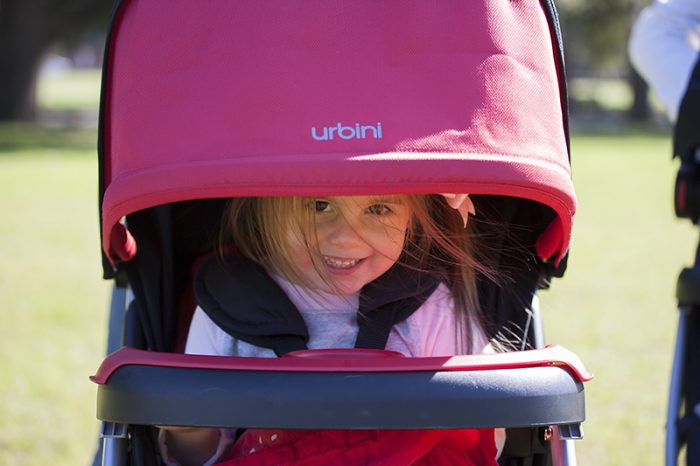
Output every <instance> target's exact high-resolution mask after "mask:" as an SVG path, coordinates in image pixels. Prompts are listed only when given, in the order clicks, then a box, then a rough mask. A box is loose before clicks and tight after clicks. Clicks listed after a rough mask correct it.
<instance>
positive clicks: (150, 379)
mask: <svg viewBox="0 0 700 466" xmlns="http://www.w3.org/2000/svg"><path fill="white" fill-rule="evenodd" d="M353 353H355V354H354V356H352V357H348V355H352V354H353ZM376 353H377V354H378V355H379V356H377V354H368V353H367V352H362V351H361V350H360V351H359V352H357V351H356V350H355V351H354V352H353V350H351V351H350V352H348V351H345V350H344V351H341V352H337V351H334V350H320V351H311V352H303V354H297V355H296V356H297V357H294V356H292V357H284V358H278V359H259V358H238V357H221V356H193V355H181V354H165V353H154V352H145V351H139V350H135V349H132V348H122V349H120V350H119V351H117V352H115V353H113V354H112V355H110V356H109V357H108V358H107V359H106V360H105V362H104V363H103V365H102V367H101V368H100V370H99V371H98V374H97V375H96V376H94V377H93V378H92V379H93V381H95V382H96V383H98V384H99V386H98V396H97V417H98V418H99V419H101V420H103V421H108V422H114V423H122V424H154V425H193V426H211V427H231V426H238V427H251V428H253V427H255V428H299V429H375V428H376V429H428V428H429V429H432V428H467V427H473V428H481V427H523V426H532V425H565V424H578V423H581V422H582V421H583V420H584V419H585V406H584V392H583V381H586V380H588V379H590V374H588V372H586V371H585V369H584V368H583V366H582V365H580V361H578V359H577V358H576V357H575V356H573V355H572V354H571V353H569V352H568V351H566V350H564V349H563V348H560V347H548V348H545V349H543V350H534V351H524V352H520V353H506V354H494V355H474V356H454V357H443V358H404V357H396V355H395V354H392V353H390V352H386V353H385V352H376ZM299 356H301V357H299ZM358 356H359V357H358ZM567 358H568V359H569V360H568V361H567Z"/></svg>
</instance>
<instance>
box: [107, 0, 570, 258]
mask: <svg viewBox="0 0 700 466" xmlns="http://www.w3.org/2000/svg"><path fill="white" fill-rule="evenodd" d="M128 1H130V3H131V6H130V8H122V9H121V12H122V13H121V16H120V17H119V18H117V20H116V22H115V25H114V28H115V29H114V31H115V32H114V33H113V35H112V38H111V42H110V52H109V55H108V62H107V68H106V69H107V70H108V71H107V73H108V74H107V76H106V78H105V85H106V87H105V91H104V92H105V94H104V102H103V112H104V113H103V118H104V120H103V138H104V139H103V163H102V168H103V173H102V177H103V199H102V222H103V223H102V227H103V234H104V239H103V248H104V250H105V253H106V254H107V255H108V256H114V251H115V250H117V249H119V248H123V245H122V244H115V241H116V242H119V241H124V237H123V236H121V238H122V239H121V240H120V239H118V238H119V237H120V235H118V234H115V232H119V231H121V230H120V227H119V226H118V224H119V222H120V220H121V219H122V218H123V217H124V216H125V215H127V214H129V213H132V212H135V211H137V210H141V209H145V208H148V207H152V206H155V205H160V204H165V203H170V202H176V201H183V200H190V199H202V198H222V197H233V196H260V195H321V194H323V195H358V194H388V193H405V192H411V193H445V192H454V193H470V194H496V195H507V196H515V197H521V198H525V199H531V200H534V201H537V202H540V203H542V204H544V205H546V206H549V207H550V208H552V209H553V210H554V212H556V214H557V217H556V219H555V220H554V222H553V224H552V225H550V227H549V228H548V229H547V230H546V231H545V233H544V235H543V237H542V238H541V239H542V241H541V244H538V253H539V254H540V256H542V258H543V259H550V258H553V259H554V260H559V259H560V258H561V257H562V256H563V255H564V254H565V252H566V250H567V248H568V244H569V239H570V233H571V226H572V219H573V216H574V211H575V196H574V191H573V186H572V183H571V176H570V169H569V160H568V151H567V142H566V129H565V127H564V123H563V122H564V121H565V116H564V115H563V110H562V109H563V108H564V107H565V103H564V101H563V97H562V95H563V93H562V91H561V86H562V83H560V82H559V79H560V78H559V77H558V73H557V69H558V68H560V67H561V63H559V62H558V56H557V53H558V52H557V50H556V49H555V48H554V45H553V38H552V34H553V32H552V31H550V29H549V26H548V23H547V20H546V18H545V13H544V12H543V11H542V9H541V6H540V3H539V2H496V1H490V0H484V1H460V2H457V1H444V2H424V1H421V0H415V1H406V2H401V3H400V5H399V4H396V3H394V2H375V1H371V0H361V1H355V2H338V1H307V0H291V1H290V0H276V1H267V2H260V1H257V0H241V1H235V2H230V1H225V0H205V1H197V2H191V1H188V0H171V1H169V2H167V3H158V2H143V1H139V0H128ZM533 9H534V10H535V12H534V13H533V11H532V10H533ZM477 215H478V213H477Z"/></svg>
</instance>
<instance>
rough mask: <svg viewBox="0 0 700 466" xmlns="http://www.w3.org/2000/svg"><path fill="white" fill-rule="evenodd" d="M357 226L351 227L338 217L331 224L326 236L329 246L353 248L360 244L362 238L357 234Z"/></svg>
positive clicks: (342, 218)
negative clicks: (328, 233)
mask: <svg viewBox="0 0 700 466" xmlns="http://www.w3.org/2000/svg"><path fill="white" fill-rule="evenodd" d="M357 226H358V225H352V224H351V223H350V222H349V221H348V220H347V219H345V218H344V217H342V216H339V218H338V219H336V221H335V222H334V224H333V228H332V231H331V232H330V235H329V236H328V240H329V242H330V243H331V244H333V245H336V246H346V247H347V246H354V245H356V244H361V243H362V236H360V234H359V233H358V230H357Z"/></svg>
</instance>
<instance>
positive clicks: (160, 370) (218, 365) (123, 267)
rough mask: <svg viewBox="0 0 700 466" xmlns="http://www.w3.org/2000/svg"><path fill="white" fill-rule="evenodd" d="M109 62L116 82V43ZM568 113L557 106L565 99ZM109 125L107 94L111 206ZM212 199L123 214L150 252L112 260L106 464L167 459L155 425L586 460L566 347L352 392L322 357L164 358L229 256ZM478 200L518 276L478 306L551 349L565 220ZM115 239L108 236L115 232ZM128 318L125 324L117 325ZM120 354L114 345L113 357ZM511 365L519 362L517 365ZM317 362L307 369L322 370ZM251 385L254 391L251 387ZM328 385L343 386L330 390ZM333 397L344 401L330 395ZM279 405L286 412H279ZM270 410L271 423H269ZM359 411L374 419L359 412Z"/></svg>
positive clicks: (554, 35)
mask: <svg viewBox="0 0 700 466" xmlns="http://www.w3.org/2000/svg"><path fill="white" fill-rule="evenodd" d="M125 3H128V2H125ZM541 6H542V11H543V12H544V14H545V16H546V20H547V23H546V26H548V27H549V28H550V31H549V33H550V34H549V36H546V37H547V40H549V38H550V36H551V44H552V47H551V49H549V48H548V49H547V51H546V52H547V53H548V54H550V58H551V53H553V55H554V62H555V63H556V69H557V73H558V83H559V88H558V90H559V92H560V96H557V98H560V100H561V112H562V116H563V120H562V121H561V122H557V124H559V123H560V124H561V126H562V127H563V128H564V132H565V133H566V137H567V138H568V119H567V108H566V87H565V77H564V75H563V57H562V54H561V48H560V37H559V31H558V26H557V20H556V14H555V12H554V7H553V4H552V2H550V1H542V2H541ZM118 15H119V7H118V8H117V13H116V17H118ZM542 24H545V23H544V22H543V23H542ZM547 45H548V46H549V44H547ZM106 54H107V58H106V60H105V76H106V78H105V84H106V85H107V84H108V80H109V71H110V70H109V66H110V59H109V56H110V51H109V47H108V49H107V51H106ZM106 85H105V86H104V87H103V93H104V92H105V91H104V89H105V87H106ZM556 105H557V111H558V110H559V108H558V107H559V103H557V104H556ZM108 118H109V116H106V115H105V100H104V95H103V103H102V115H101V122H100V124H101V130H100V138H101V139H100V162H101V171H100V176H101V183H100V190H101V192H100V199H101V202H102V201H103V200H104V194H105V185H106V182H105V179H104V178H103V177H104V176H105V175H104V173H105V170H106V169H107V170H108V169H110V168H111V167H110V166H109V163H108V162H105V157H106V155H105V154H106V151H107V149H106V146H108V145H109V143H108V141H106V140H105V132H108V128H109V124H110V122H109V121H106V119H108ZM561 139H562V141H563V139H564V138H561ZM566 142H567V145H568V140H567V141H566ZM562 146H563V144H562ZM561 152H562V153H564V152H565V151H564V150H562V151H561ZM564 155H566V154H564ZM563 171H564V170H562V172H563ZM567 173H568V172H567ZM426 192H432V191H426ZM465 192H466V191H465ZM205 197H206V196H199V197H196V198H193V200H185V201H183V200H181V199H175V200H169V201H167V202H164V203H160V204H158V205H149V206H145V207H144V206H140V207H141V208H139V209H134V210H133V211H129V212H126V213H124V215H125V222H126V224H127V225H128V230H129V232H130V234H131V235H132V236H133V239H134V240H135V242H136V244H138V254H137V255H135V256H134V257H133V258H130V260H125V261H119V260H118V258H117V256H118V254H117V255H114V256H112V258H111V259H112V261H111V260H109V259H108V258H107V257H105V258H104V266H105V268H104V272H105V277H106V278H109V279H114V280H115V294H114V296H115V299H114V302H113V306H112V313H113V316H114V318H113V319H111V321H113V322H115V325H114V326H113V327H112V331H111V332H110V333H111V341H112V345H114V346H125V347H128V348H131V349H126V350H122V351H120V352H119V353H117V354H113V355H112V356H110V357H109V358H108V360H107V361H106V364H105V366H104V367H103V368H101V369H100V371H99V372H98V374H97V376H96V377H95V380H96V381H97V382H98V383H99V384H100V385H99V388H98V417H99V418H100V419H101V420H102V421H103V426H104V427H103V435H102V436H103V438H104V440H105V441H104V451H103V459H104V461H103V462H104V463H105V464H131V465H149V466H150V465H155V464H158V457H157V446H156V444H155V438H154V429H152V428H151V427H150V426H152V425H201V426H230V425H236V426H250V427H261V428H266V427H278V428H281V427H286V428H293V427H296V428H324V429H328V428H336V429H344V428H347V429H352V428H460V427H501V426H505V427H508V434H507V444H506V449H505V451H504V453H503V455H502V456H501V458H500V463H501V464H503V465H514V466H515V465H522V466H529V465H533V466H534V465H547V464H552V463H553V464H569V465H571V464H575V458H574V455H573V447H572V445H571V442H570V440H571V439H575V438H580V437H581V436H582V433H581V429H580V424H581V422H582V421H583V420H584V417H585V413H584V393H583V383H582V382H583V381H584V380H585V379H586V377H587V376H586V374H584V373H582V372H580V371H579V372H577V370H576V368H575V365H569V363H568V362H567V358H564V357H562V358H561V359H558V358H559V356H561V353H558V352H557V350H556V349H543V350H542V351H543V353H538V352H534V354H535V356H533V358H534V359H535V360H536V361H534V362H533V361H526V362H523V361H522V360H520V359H519V357H516V355H514V354H513V353H511V354H504V355H495V356H488V357H487V359H488V360H489V361H491V362H489V363H485V364H484V365H483V366H479V365H473V366H470V365H469V363H468V362H464V361H463V360H460V359H455V360H451V359H450V360H446V359H445V358H443V360H441V361H437V362H433V363H434V364H436V365H435V366H431V367H428V366H421V367H420V368H419V369H418V370H412V369H411V368H410V364H412V362H408V363H407V365H406V367H405V368H403V369H400V370H397V371H395V372H393V373H391V374H386V373H383V372H377V371H374V370H372V368H371V363H367V364H365V363H363V362H359V363H356V364H355V363H352V362H351V363H348V364H349V365H351V366H352V365H353V364H354V365H355V366H356V367H357V368H359V369H357V370H356V371H355V372H354V374H357V375H358V377H356V378H357V380H358V381H359V382H358V383H360V384H364V385H357V386H345V385H347V384H346V382H347V381H346V380H345V379H347V377H345V375H344V372H343V371H341V370H338V368H337V367H335V368H334V367H333V366H327V365H324V364H325V363H323V362H318V361H317V362H316V363H313V362H312V363H311V366H314V364H315V367H316V368H317V369H318V370H317V371H313V370H311V371H310V372H312V374H303V375H304V378H305V381H304V382H301V381H299V385H294V384H296V383H297V376H298V374H297V373H295V372H294V371H292V370H284V368H282V367H281V366H279V361H277V360H271V361H269V363H268V364H267V365H269V366H270V368H268V369H269V370H263V369H261V368H257V369H254V368H249V369H250V370H248V371H245V370H243V369H245V367H244V366H245V363H244V362H241V361H234V362H232V363H227V362H221V361H220V360H218V359H217V360H215V359H213V358H214V357H192V356H183V355H179V354H175V355H172V356H167V355H163V354H160V353H170V352H177V351H179V350H181V349H182V344H183V338H184V337H185V334H186V327H185V326H186V323H187V322H188V317H189V315H190V314H191V312H192V310H193V308H194V301H193V297H192V294H191V282H192V274H193V269H194V267H195V266H194V264H195V263H196V262H197V260H198V258H201V257H202V256H204V255H207V254H209V253H211V251H214V250H216V247H217V244H216V235H215V234H213V233H212V232H216V231H217V230H218V225H219V222H220V219H221V216H222V211H223V209H224V204H225V200H222V199H210V198H205ZM472 199H473V202H474V204H475V206H476V208H477V211H478V212H479V219H477V220H476V221H477V222H478V223H477V232H476V234H477V235H479V236H481V237H483V238H484V239H485V242H487V243H488V244H489V245H492V246H493V250H494V251H502V252H503V253H502V254H501V253H498V254H495V255H494V257H492V258H491V259H492V261H493V262H494V264H495V267H496V269H497V270H499V271H501V270H503V271H507V272H508V276H509V278H510V281H509V283H508V285H507V286H499V285H497V284H494V283H492V282H490V281H488V280H486V279H481V281H480V282H479V294H480V301H481V303H482V306H483V308H484V311H485V314H487V315H489V316H491V320H490V321H489V322H487V327H488V329H487V330H488V332H489V333H490V335H492V336H494V337H497V339H498V340H499V341H501V342H503V343H504V345H506V346H508V345H509V347H508V349H512V350H527V349H534V348H540V349H541V348H543V346H544V336H543V332H542V325H541V321H540V319H539V315H538V309H537V306H536V301H537V299H536V293H537V290H538V289H543V288H546V287H548V285H549V282H550V281H551V279H552V278H554V277H557V276H560V275H561V274H562V273H563V271H564V269H565V265H566V258H565V257H564V258H563V259H562V260H561V261H559V262H555V261H545V260H542V259H540V257H539V256H538V254H537V251H536V249H537V247H536V243H537V241H538V239H539V238H540V236H541V234H542V232H543V231H545V230H547V228H548V226H550V225H552V224H553V221H554V219H555V218H556V217H557V212H555V210H554V208H553V207H552V206H547V205H545V204H543V203H540V202H535V201H534V200H529V199H526V198H524V197H511V196H509V195H507V194H499V195H497V194H493V193H481V194H479V193H475V194H474V195H473V196H472ZM481 219H484V220H485V221H480V220H481ZM113 233H114V231H103V235H104V236H105V237H108V236H109V235H110V234H113ZM514 245H517V247H514ZM562 252H563V251H562ZM115 259H116V261H115V262H116V263H115V262H113V261H114V260H115ZM173 310H177V312H173ZM122 315H123V322H124V323H123V327H122V328H117V329H116V330H115V328H114V327H117V326H119V322H120V321H121V320H122V319H121V316H122ZM115 334H120V335H121V337H120V338H119V339H118V340H119V342H118V343H117V339H115V338H113V337H114V335H115ZM114 346H113V347H112V348H110V349H115V347H114ZM138 350H147V351H148V352H149V353H147V354H144V353H141V352H138ZM524 353H527V352H524ZM540 355H541V356H540ZM457 358H459V357H457ZM512 358H515V359H517V360H518V361H519V362H518V363H517V364H516V363H513V362H512ZM478 359H479V358H478V357H477V358H476V359H475V360H478ZM525 359H526V358H525ZM465 361H466V360H465ZM286 363H287V365H288V366H295V365H299V366H303V365H304V364H302V363H301V362H291V363H290V362H289V361H286ZM441 364H443V365H445V364H456V368H454V370H453V369H449V368H448V370H444V369H445V368H444V367H440V365H441ZM489 364H490V366H489ZM499 364H501V365H503V366H502V367H501V366H499ZM398 365H400V364H398ZM462 365H463V366H462ZM487 366H488V367H487ZM305 367H306V369H307V370H308V369H309V367H310V366H305ZM225 369H228V370H225ZM287 369H289V368H287ZM309 377H311V378H309ZM340 380H343V382H344V383H340V382H339V381H340ZM309 381H312V383H311V384H309ZM245 384H251V385H245ZM309 386H310V387H313V391H311V390H310V389H308V387H309ZM388 386H390V387H392V390H390V391H388V393H386V392H387V390H382V389H381V388H386V387H388ZM212 387H215V390H214V389H212ZM245 387H254V389H251V390H245ZM290 387H292V388H291V389H290ZM329 387H333V388H332V389H331V390H328V389H327V388H329ZM415 387H419V388H420V389H426V392H427V391H428V389H430V390H429V391H430V396H426V397H424V398H422V399H421V404H420V410H406V409H405V402H406V400H407V399H408V397H410V396H415V395H416V393H415V392H416V389H415ZM263 388H265V389H269V390H270V391H266V392H265V393H266V395H265V396H262V397H259V398H258V399H257V400H256V399H251V398H245V397H246V396H247V394H248V396H249V394H250V393H259V390H262V389H263ZM274 390H278V391H276V392H275V391H274ZM418 391H420V390H418ZM412 392H413V393H412ZM330 393H341V394H342V396H340V397H339V398H335V399H330V398H329V397H330ZM358 393H360V394H363V396H364V398H363V397H360V396H358ZM217 394H218V395H220V396H221V397H223V399H226V400H232V401H230V403H231V409H228V410H221V409H218V410H217V409H216V408H215V406H220V403H219V404H217V400H218V398H217V396H218V395H217ZM205 395H206V396H205ZM402 397H403V398H402ZM402 400H403V403H404V404H403V406H402V404H401V402H402ZM255 402H258V403H261V404H258V405H255V404H254V403H255ZM280 402H283V403H284V407H285V409H279V407H280V406H281V405H280V404H279V403H280ZM414 403H415V401H414ZM247 405H250V406H255V408H254V409H253V411H254V413H252V414H258V416H257V417H256V416H253V415H252V414H251V418H247V417H246V416H247V414H245V408H246V407H247ZM261 407H266V409H262V408H261ZM402 408H403V409H402ZM263 411H264V412H265V416H260V414H261V412H263ZM329 412H330V413H332V415H330V416H329V415H328V413H329ZM357 413H370V414H371V415H369V417H367V416H364V417H362V418H358V417H353V416H354V415H356V414H357ZM463 413H469V415H467V416H465V415H463ZM459 414H462V415H461V416H460V415H459ZM266 416H267V417H266ZM253 418H255V419H253ZM261 418H262V419H261ZM368 419H369V420H368ZM231 423H233V424H231Z"/></svg>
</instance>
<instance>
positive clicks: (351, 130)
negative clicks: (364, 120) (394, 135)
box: [311, 122, 382, 141]
mask: <svg viewBox="0 0 700 466" xmlns="http://www.w3.org/2000/svg"><path fill="white" fill-rule="evenodd" d="M311 137H312V138H314V139H315V140H317V141H332V140H334V139H338V138H340V139H345V140H348V139H367V138H374V139H381V138H382V124H381V122H378V123H377V124H376V125H374V126H372V125H361V124H360V123H355V126H345V125H344V124H342V123H338V124H337V125H336V126H326V127H325V128H322V129H320V130H317V129H316V127H315V126H314V127H313V128H311Z"/></svg>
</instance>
